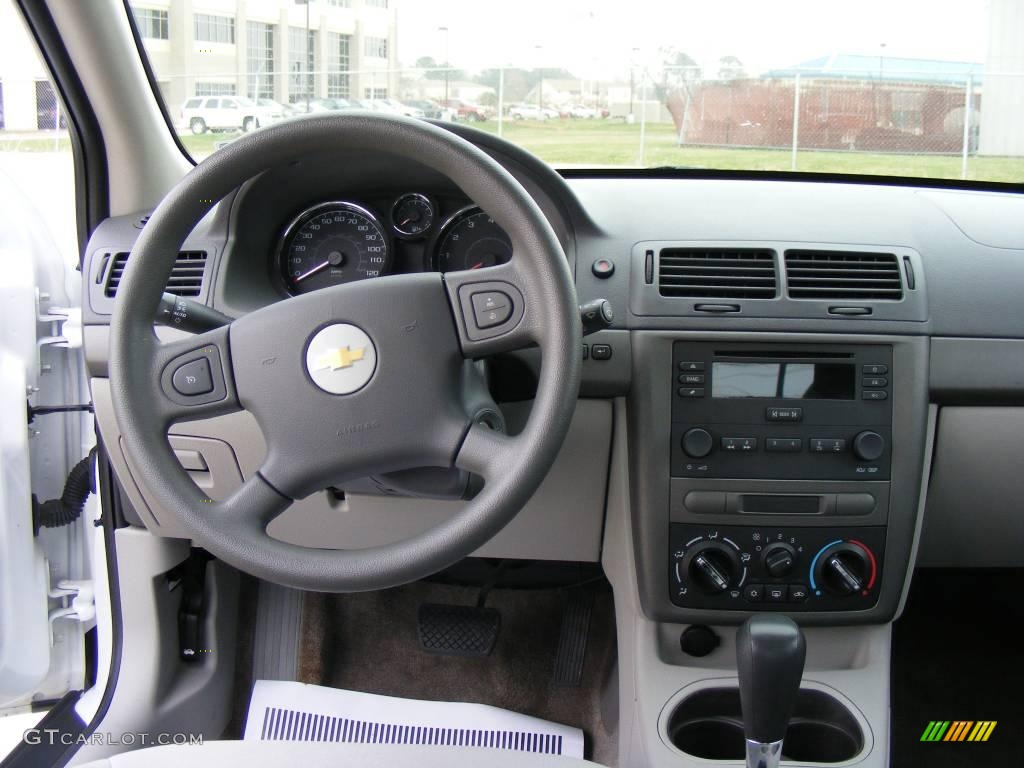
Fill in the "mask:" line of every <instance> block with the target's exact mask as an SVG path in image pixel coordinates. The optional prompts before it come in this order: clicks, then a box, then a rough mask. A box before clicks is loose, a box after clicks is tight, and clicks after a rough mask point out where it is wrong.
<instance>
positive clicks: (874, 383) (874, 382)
mask: <svg viewBox="0 0 1024 768" xmlns="http://www.w3.org/2000/svg"><path fill="white" fill-rule="evenodd" d="M861 384H862V385H863V386H865V387H875V388H877V387H887V386H889V380H888V379H887V378H885V377H884V376H869V377H868V378H866V379H864V380H863V381H861Z"/></svg>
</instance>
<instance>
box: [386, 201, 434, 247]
mask: <svg viewBox="0 0 1024 768" xmlns="http://www.w3.org/2000/svg"><path fill="white" fill-rule="evenodd" d="M435 218H436V212H435V210H434V204H433V203H432V202H431V201H430V198H429V197H427V196H426V195H421V194H420V193H419V192H410V193H408V194H405V195H402V196H401V197H400V198H398V199H397V200H396V201H395V204H394V205H393V206H392V207H391V226H392V227H394V229H395V232H396V233H397V234H398V235H399V236H401V237H406V238H409V239H415V238H419V237H423V236H424V235H426V233H427V232H428V231H429V230H430V228H431V227H432V226H433V225H434V219H435Z"/></svg>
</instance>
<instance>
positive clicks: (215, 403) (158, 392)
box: [152, 326, 241, 426]
mask: <svg viewBox="0 0 1024 768" xmlns="http://www.w3.org/2000/svg"><path fill="white" fill-rule="evenodd" d="M228 339H229V326H225V327H223V328H216V329H214V330H212V331H207V332H206V333H201V334H197V335H195V336H190V337H188V338H186V339H181V340H178V341H173V342H167V343H163V344H159V345H157V347H156V349H155V351H154V353H153V366H152V371H153V378H154V381H153V385H154V398H153V403H154V407H155V409H156V410H157V411H158V414H159V416H160V418H161V419H162V420H163V421H164V423H165V424H166V425H167V426H170V425H171V424H174V423H176V422H181V421H194V420H196V419H205V418H209V417H211V416H217V415H220V414H224V413H232V412H234V411H238V410H241V405H240V404H239V402H238V397H237V394H236V391H235V382H234V373H233V370H232V365H231V352H230V348H229V346H228Z"/></svg>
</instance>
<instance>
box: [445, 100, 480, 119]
mask: <svg viewBox="0 0 1024 768" xmlns="http://www.w3.org/2000/svg"><path fill="white" fill-rule="evenodd" d="M441 106H443V107H448V108H449V109H452V110H454V113H455V119H456V120H469V121H471V122H474V123H480V122H483V121H484V120H486V119H488V118H489V117H491V114H490V111H489V110H488V109H487V108H486V107H483V106H481V105H479V104H471V103H469V102H468V101H463V100H462V99H448V100H447V101H442V102H441Z"/></svg>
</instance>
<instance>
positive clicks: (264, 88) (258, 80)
mask: <svg viewBox="0 0 1024 768" xmlns="http://www.w3.org/2000/svg"><path fill="white" fill-rule="evenodd" d="M275 31H276V27H274V26H273V25H272V24H263V23H261V22H259V21H250V22H249V24H248V26H247V28H246V33H247V35H248V39H247V40H246V43H247V44H246V49H245V50H246V53H245V55H246V70H245V71H246V76H247V77H246V91H245V92H246V95H247V96H248V97H249V98H250V99H272V98H274V34H275Z"/></svg>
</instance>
